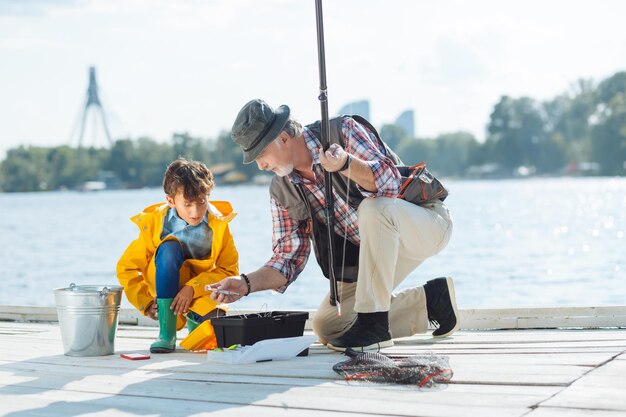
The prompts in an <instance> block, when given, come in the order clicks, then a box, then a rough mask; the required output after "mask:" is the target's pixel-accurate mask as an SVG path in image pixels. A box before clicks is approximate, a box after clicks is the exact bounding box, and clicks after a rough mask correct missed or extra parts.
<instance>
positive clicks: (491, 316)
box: [0, 305, 626, 330]
mask: <svg viewBox="0 0 626 417" xmlns="http://www.w3.org/2000/svg"><path fill="white" fill-rule="evenodd" d="M234 311H235V310H233V312H234ZM304 311H308V312H309V320H308V321H307V323H306V326H307V327H306V328H307V329H308V330H310V329H311V319H312V318H313V316H314V314H315V311H314V310H304ZM236 312H237V313H244V314H248V313H254V312H255V311H250V310H242V311H239V310H237V311H236ZM459 314H460V316H461V328H462V329H464V330H469V329H532V328H601V327H618V328H626V306H606V307H548V308H508V309H465V310H460V311H459ZM0 320H8V321H22V322H26V321H35V322H55V321H57V314H56V308H54V307H37V306H6V305H4V306H0ZM119 320H120V323H121V324H130V325H141V326H156V322H155V321H153V320H150V319H148V318H146V317H145V316H143V315H142V314H140V313H139V312H138V311H137V310H135V309H132V308H122V309H120V315H119Z"/></svg>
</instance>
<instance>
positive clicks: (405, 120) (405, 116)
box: [394, 110, 415, 138]
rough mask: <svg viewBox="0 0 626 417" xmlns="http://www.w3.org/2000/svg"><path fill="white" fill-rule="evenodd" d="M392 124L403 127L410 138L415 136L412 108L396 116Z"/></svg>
mask: <svg viewBox="0 0 626 417" xmlns="http://www.w3.org/2000/svg"><path fill="white" fill-rule="evenodd" d="M394 124H395V125H396V126H398V127H400V128H402V129H404V131H405V132H406V134H407V135H408V136H409V137H410V138H413V137H415V113H414V112H413V110H407V111H405V112H403V113H402V114H401V115H400V116H398V118H397V119H396V121H395V123H394Z"/></svg>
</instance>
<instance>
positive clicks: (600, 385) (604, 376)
mask: <svg viewBox="0 0 626 417" xmlns="http://www.w3.org/2000/svg"><path fill="white" fill-rule="evenodd" d="M541 405H542V406H552V407H566V408H584V409H593V410H613V411H622V412H625V413H626V361H623V360H613V361H610V362H607V363H606V364H604V365H602V366H600V367H598V368H595V369H594V370H593V371H591V372H589V373H588V374H587V375H585V376H583V377H582V378H580V379H579V380H578V381H576V382H575V383H573V384H572V385H571V386H570V387H568V388H566V389H564V390H563V391H561V392H560V393H559V394H557V395H556V396H554V397H553V398H551V399H549V400H547V401H546V402H544V403H542V404H541Z"/></svg>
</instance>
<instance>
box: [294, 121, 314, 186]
mask: <svg viewBox="0 0 626 417" xmlns="http://www.w3.org/2000/svg"><path fill="white" fill-rule="evenodd" d="M302 134H303V136H304V143H305V145H306V147H307V149H308V150H309V153H310V154H311V159H312V160H313V161H312V162H311V171H313V173H314V174H315V175H318V174H319V173H320V171H321V168H320V166H321V165H320V152H322V142H320V140H319V139H318V138H317V137H316V136H315V135H314V134H313V133H312V132H311V131H310V130H309V129H308V128H306V127H305V128H304V129H302ZM289 181H291V182H292V183H293V184H299V183H302V182H305V181H306V180H305V179H304V178H303V177H302V175H300V174H298V173H297V172H296V171H293V172H292V173H291V174H289Z"/></svg>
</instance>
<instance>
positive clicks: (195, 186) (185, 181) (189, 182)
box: [163, 158, 215, 201]
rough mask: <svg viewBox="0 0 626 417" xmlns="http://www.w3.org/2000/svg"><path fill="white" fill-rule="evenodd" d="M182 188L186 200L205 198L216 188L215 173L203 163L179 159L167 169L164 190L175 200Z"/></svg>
mask: <svg viewBox="0 0 626 417" xmlns="http://www.w3.org/2000/svg"><path fill="white" fill-rule="evenodd" d="M181 187H182V189H183V196H184V197H185V199H186V200H189V201H191V200H197V199H199V198H204V197H205V196H206V195H208V194H211V191H212V190H213V187H215V181H214V179H213V173H211V171H210V170H209V168H207V166H206V165H205V164H203V163H202V162H198V161H189V160H187V159H185V158H179V159H177V160H175V161H174V162H172V163H171V164H169V166H168V167H167V170H166V171H165V176H164V177H163V190H164V191H165V194H167V195H169V196H170V197H172V198H173V197H174V196H175V195H176V193H177V192H178V189H179V188H181Z"/></svg>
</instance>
